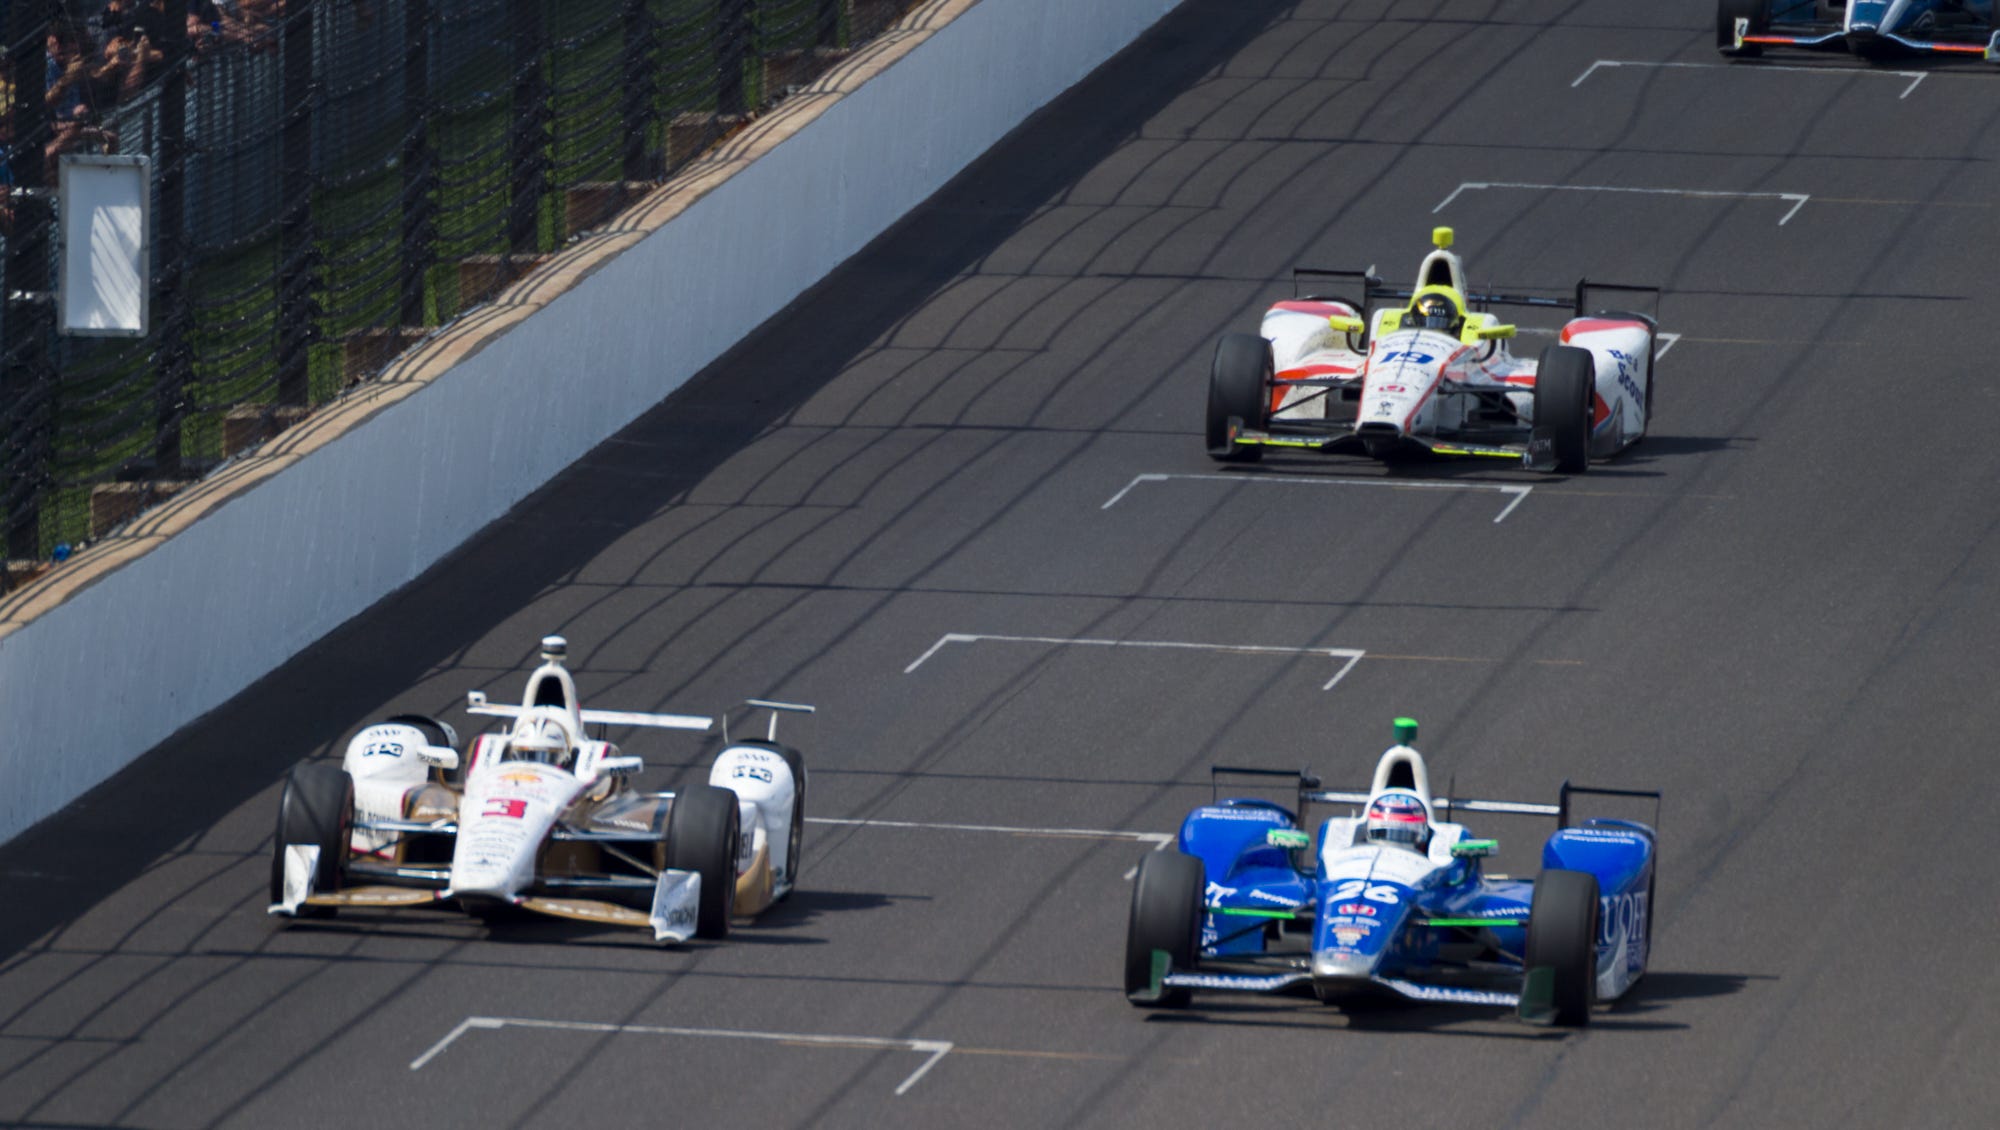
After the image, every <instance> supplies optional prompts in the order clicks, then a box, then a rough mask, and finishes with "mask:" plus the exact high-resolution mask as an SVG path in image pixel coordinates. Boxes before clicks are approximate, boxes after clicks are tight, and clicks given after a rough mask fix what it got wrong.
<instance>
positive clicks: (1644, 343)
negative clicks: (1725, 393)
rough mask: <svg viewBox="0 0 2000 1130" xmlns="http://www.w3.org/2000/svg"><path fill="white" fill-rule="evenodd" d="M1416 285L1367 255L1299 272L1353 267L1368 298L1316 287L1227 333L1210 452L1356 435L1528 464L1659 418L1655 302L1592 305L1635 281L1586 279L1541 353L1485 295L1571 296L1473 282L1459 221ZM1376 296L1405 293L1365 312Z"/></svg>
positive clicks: (1379, 444) (1604, 448) (1572, 459)
mask: <svg viewBox="0 0 2000 1130" xmlns="http://www.w3.org/2000/svg"><path fill="white" fill-rule="evenodd" d="M1431 240H1432V243H1433V245H1434V246H1433V248H1432V250H1431V252H1430V254H1428V255H1426V256H1425V257H1424V261H1423V265H1422V266H1421V267H1420V268H1419V270H1418V272H1417V285H1416V286H1415V287H1413V288H1411V289H1409V290H1396V289H1390V288H1386V287H1383V286H1382V285H1381V280H1380V279H1378V278H1375V277H1374V276H1373V275H1372V274H1371V273H1369V272H1367V271H1322V270H1312V269H1300V270H1297V271H1294V272H1293V278H1294V285H1295V286H1296V285H1298V284H1300V283H1302V282H1303V281H1305V280H1308V279H1322V278H1352V279H1358V280H1359V281H1360V282H1361V285H1362V294H1361V301H1360V302H1359V303H1358V304H1356V303H1350V302H1347V301H1345V300H1343V299H1340V298H1334V297H1327V296H1323V295H1304V296H1301V297H1296V298H1293V299H1289V300H1287V301H1283V302H1279V303H1277V304H1276V305H1274V306H1272V307H1271V308H1270V310H1269V311H1268V312H1266V313H1265V315H1264V324H1263V331H1262V333H1261V335H1260V334H1226V335H1224V336H1223V338H1222V341H1221V342H1220V343H1219V344H1218V345H1217V347H1216V351H1215V363H1214V367H1213V369H1211V371H1210V374H1209V384H1208V418H1207V429H1206V436H1207V441H1208V453H1209V455H1210V457H1211V458H1214V459H1216V460H1218V461H1221V462H1249V461H1253V460H1256V459H1260V458H1262V457H1263V454H1264V452H1265V450H1266V449H1267V448H1273V447H1278V448H1309V449H1314V450H1320V451H1346V450H1355V451H1362V452H1365V453H1367V454H1368V455H1370V456H1373V457H1375V458H1377V459H1391V458H1394V457H1396V456H1398V455H1400V454H1404V453H1408V452H1410V451H1412V450H1428V451H1431V452H1434V453H1436V454H1440V455H1480V456H1493V457H1499V458H1503V459H1511V460H1515V461H1517V462H1520V463H1523V464H1525V465H1527V466H1528V467H1530V468H1533V469H1535V470H1543V471H1557V472H1561V473H1564V474H1580V473H1582V472H1583V471H1585V470H1587V469H1588V467H1589V465H1590V460H1591V459H1594V458H1600V459H1601V458H1605V457H1607V456H1611V455H1615V454H1617V453H1618V452H1620V451H1623V450H1624V449H1626V448H1628V447H1630V446H1632V445H1633V444H1635V443H1637V442H1639V440H1640V439H1641V438H1643V437H1644V436H1645V434H1646V427H1647V425H1648V424H1649V423H1650V422H1651V418H1652V405H1653V358H1654V353H1655V338H1656V332H1655V331H1656V327H1655V323H1654V319H1653V317H1652V316H1650V315H1647V314H1634V313H1628V312H1624V311H1602V312H1594V313H1590V314H1585V312H1584V311H1585V308H1586V305H1585V304H1586V301H1587V299H1588V298H1589V296H1590V295H1591V294H1592V293H1593V292H1597V291H1641V292H1649V293H1652V294H1653V295H1654V296H1655V298H1656V301H1657V296H1658V294H1659V291H1658V290H1657V288H1654V287H1631V286H1621V285H1611V284H1604V283H1590V282H1579V283H1577V285H1576V297H1575V302H1574V304H1573V307H1574V312H1575V316H1574V317H1573V318H1571V319H1570V320H1569V321H1568V322H1567V323H1565V324H1564V325H1563V326H1562V327H1561V329H1560V330H1559V331H1557V333H1556V340H1555V342H1554V343H1553V344H1551V345H1550V346H1548V347H1547V348H1546V349H1543V350H1542V353H1541V357H1540V359H1539V361H1529V360H1524V359H1522V358H1519V357H1516V356H1514V354H1513V352H1512V351H1511V350H1510V349H1509V348H1508V341H1509V340H1510V339H1512V338H1513V337H1514V336H1515V334H1516V332H1517V329H1516V327H1515V326H1512V325H1508V324H1503V323H1502V322H1501V321H1500V320H1499V318H1498V317H1497V316H1495V315H1494V314H1492V313H1490V312H1488V309H1487V308H1488V307H1491V306H1496V305H1497V306H1531V307H1558V308H1569V307H1571V306H1572V303H1570V302H1566V301H1564V300H1561V299H1556V298H1547V297H1536V296H1532V295H1510V294H1492V293H1480V292H1476V291H1472V290H1469V289H1467V287H1466V284H1465V267H1464V264H1463V263H1462V262H1460V260H1459V257H1458V255H1457V254H1455V253H1454V252H1453V251H1452V250H1451V244H1452V230H1451V229H1450V228H1437V229H1435V230H1434V231H1433V232H1432V233H1431ZM1377 298H1391V299H1398V300H1407V302H1406V303H1399V304H1397V305H1385V306H1381V307H1379V308H1375V309H1374V311H1373V314H1372V317H1370V316H1366V315H1365V312H1366V311H1368V310H1369V309H1370V308H1371V307H1373V305H1374V300H1375V299H1377Z"/></svg>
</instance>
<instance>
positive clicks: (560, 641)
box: [542, 636, 569, 663]
mask: <svg viewBox="0 0 2000 1130" xmlns="http://www.w3.org/2000/svg"><path fill="white" fill-rule="evenodd" d="M567 655H569V641H568V640H566V639H564V638H562V637H561V636H543V637H542V662H544V663H561V662H562V661H563V658H564V657H565V656H567Z"/></svg>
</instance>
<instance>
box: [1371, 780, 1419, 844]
mask: <svg viewBox="0 0 2000 1130" xmlns="http://www.w3.org/2000/svg"><path fill="white" fill-rule="evenodd" d="M1367 829H1368V842H1369V843H1388V844H1400V845H1402V846H1403V847H1407V848H1412V849H1415V850H1417V851H1424V850H1426V849H1427V848H1429V847H1430V842H1431V818H1430V812H1429V810H1428V809H1426V808H1425V807H1424V801H1423V798H1422V797H1419V796H1418V795H1417V794H1415V793H1408V792H1385V793H1383V794H1382V795H1380V796H1378V797H1376V798H1375V799H1374V800H1372V801H1369V802H1368V823H1367Z"/></svg>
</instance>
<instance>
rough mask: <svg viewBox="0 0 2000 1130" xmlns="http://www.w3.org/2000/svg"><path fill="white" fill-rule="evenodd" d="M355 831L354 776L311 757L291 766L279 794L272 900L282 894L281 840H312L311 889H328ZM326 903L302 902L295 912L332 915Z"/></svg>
mask: <svg viewBox="0 0 2000 1130" xmlns="http://www.w3.org/2000/svg"><path fill="white" fill-rule="evenodd" d="M353 835H354V778H352V777H349V776H348V775H347V770H345V769H342V768H341V767H339V766H338V765H328V764H326V763H324V762H313V763H309V764H306V765H299V766H295V767H293V769H292V771H291V772H290V773H289V774H287V775H286V777H285V791H284V794H283V795H282V796H280V797H279V798H278V829H277V842H276V843H275V844H273V845H272V848H271V903H272V905H276V904H278V903H280V902H283V901H284V899H285V846H286V845H287V844H311V845H313V846H315V847H318V848H319V867H318V868H317V869H316V870H315V871H314V872H313V889H314V890H315V891H319V892H321V893H325V894H331V893H333V892H335V891H338V890H339V889H340V880H341V877H342V875H343V874H344V873H345V872H346V865H347V851H348V846H349V844H350V842H351V841H352V838H353ZM334 912H335V908H334V907H331V906H301V907H299V909H298V916H299V917H300V918H331V917H333V915H334Z"/></svg>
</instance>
